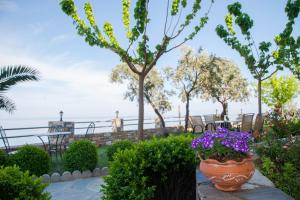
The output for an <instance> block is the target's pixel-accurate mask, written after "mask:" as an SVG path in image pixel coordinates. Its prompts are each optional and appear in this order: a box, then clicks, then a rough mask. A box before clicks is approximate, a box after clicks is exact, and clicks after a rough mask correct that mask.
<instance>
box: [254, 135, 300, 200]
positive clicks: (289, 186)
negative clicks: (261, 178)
mask: <svg viewBox="0 0 300 200" xmlns="http://www.w3.org/2000/svg"><path fill="white" fill-rule="evenodd" d="M265 142H266V143H265V144H264V145H261V146H259V147H257V148H256V152H257V154H258V155H259V156H260V157H261V159H258V160H257V161H256V162H257V167H259V168H260V170H261V172H262V173H263V174H264V175H265V176H267V177H268V178H269V179H270V180H271V181H272V182H273V183H274V184H275V186H276V187H278V188H279V189H281V190H283V191H284V192H286V193H287V194H289V195H291V196H292V197H294V198H295V199H300V140H297V141H295V142H293V143H287V142H286V141H283V140H274V139H273V140H271V139H270V138H269V140H267V141H265Z"/></svg>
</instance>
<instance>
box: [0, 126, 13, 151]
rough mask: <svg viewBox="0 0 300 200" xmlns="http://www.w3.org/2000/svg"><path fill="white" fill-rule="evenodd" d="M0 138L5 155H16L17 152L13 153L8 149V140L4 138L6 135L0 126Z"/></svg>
mask: <svg viewBox="0 0 300 200" xmlns="http://www.w3.org/2000/svg"><path fill="white" fill-rule="evenodd" d="M0 136H1V139H2V141H3V144H4V147H5V152H6V153H7V154H14V153H16V152H17V151H14V150H12V149H11V148H10V145H9V142H8V139H7V137H6V133H5V130H4V129H3V127H2V126H0Z"/></svg>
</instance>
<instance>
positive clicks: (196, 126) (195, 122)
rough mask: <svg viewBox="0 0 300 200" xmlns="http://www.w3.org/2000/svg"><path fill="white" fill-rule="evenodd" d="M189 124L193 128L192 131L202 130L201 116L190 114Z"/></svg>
mask: <svg viewBox="0 0 300 200" xmlns="http://www.w3.org/2000/svg"><path fill="white" fill-rule="evenodd" d="M189 124H190V127H191V128H192V129H193V132H202V131H203V128H204V127H205V124H204V123H203V121H202V117H201V116H190V117H189Z"/></svg>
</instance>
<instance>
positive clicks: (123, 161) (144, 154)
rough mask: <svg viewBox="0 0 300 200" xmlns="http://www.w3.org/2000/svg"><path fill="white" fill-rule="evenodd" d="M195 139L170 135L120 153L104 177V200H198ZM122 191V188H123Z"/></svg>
mask: <svg viewBox="0 0 300 200" xmlns="http://www.w3.org/2000/svg"><path fill="white" fill-rule="evenodd" d="M191 141H192V138H191V137H185V136H170V137H168V138H159V139H157V138H154V139H151V140H148V141H144V142H141V143H137V144H135V145H134V148H131V149H126V150H124V151H119V152H117V153H116V154H115V156H114V160H113V161H112V162H111V163H110V168H109V172H110V174H109V176H107V177H105V183H106V184H105V185H103V189H102V193H103V199H138V200H143V199H164V200H171V199H178V200H181V199H182V200H190V199H193V200H194V199H195V198H196V197H195V195H196V190H195V184H196V177H195V165H196V160H195V154H194V152H193V150H192V149H191V147H190V144H191ZM120 188H121V189H120Z"/></svg>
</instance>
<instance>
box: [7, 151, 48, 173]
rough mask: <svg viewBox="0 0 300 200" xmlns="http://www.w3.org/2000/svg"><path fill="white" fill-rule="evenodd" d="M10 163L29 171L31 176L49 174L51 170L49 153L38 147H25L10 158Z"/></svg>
mask: <svg viewBox="0 0 300 200" xmlns="http://www.w3.org/2000/svg"><path fill="white" fill-rule="evenodd" d="M10 162H11V163H12V164H15V165H17V166H19V167H20V169H21V170H23V171H26V170H28V171H29V173H30V174H33V175H36V176H41V175H43V174H46V173H48V171H49V168H50V157H49V155H48V153H47V152H46V151H45V150H43V149H40V148H38V147H36V146H31V145H25V146H23V147H21V148H20V149H19V150H18V151H17V153H15V154H13V155H11V156H10Z"/></svg>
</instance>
